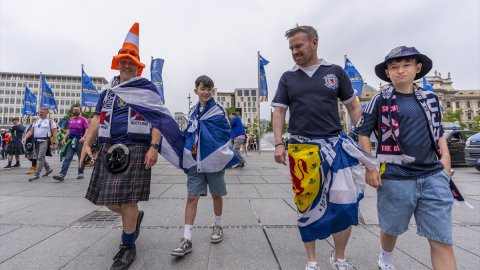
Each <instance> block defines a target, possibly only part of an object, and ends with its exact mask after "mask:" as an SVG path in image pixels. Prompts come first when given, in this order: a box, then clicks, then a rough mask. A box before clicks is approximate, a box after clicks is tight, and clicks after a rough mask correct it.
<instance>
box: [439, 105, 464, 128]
mask: <svg viewBox="0 0 480 270" xmlns="http://www.w3.org/2000/svg"><path fill="white" fill-rule="evenodd" d="M462 115H463V110H462V109H457V110H455V111H452V109H446V110H445V111H444V113H443V118H442V121H443V122H453V123H458V124H459V125H460V127H462V128H466V127H467V124H465V123H464V122H463V121H462Z"/></svg>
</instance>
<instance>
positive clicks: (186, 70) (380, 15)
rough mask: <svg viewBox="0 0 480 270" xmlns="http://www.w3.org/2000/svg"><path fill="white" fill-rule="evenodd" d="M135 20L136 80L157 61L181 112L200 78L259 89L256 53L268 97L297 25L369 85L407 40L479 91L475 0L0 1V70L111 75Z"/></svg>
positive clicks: (287, 64) (461, 84)
mask: <svg viewBox="0 0 480 270" xmlns="http://www.w3.org/2000/svg"><path fill="white" fill-rule="evenodd" d="M135 21H138V22H139V23H140V55H141V59H142V62H144V63H145V64H146V65H147V69H146V70H145V71H144V73H143V76H144V77H146V78H150V71H149V67H150V57H151V56H154V57H160V58H163V59H165V65H164V69H163V80H164V87H165V98H166V105H167V106H168V107H169V108H170V109H171V111H172V112H175V111H183V112H186V110H187V106H188V104H187V99H186V97H187V95H188V93H191V94H193V91H192V90H193V87H194V86H193V82H194V80H195V78H196V77H197V76H199V75H202V74H205V75H208V76H210V77H212V79H213V80H214V82H215V85H216V87H217V88H218V90H219V91H230V92H231V91H233V89H234V88H236V87H257V58H256V54H257V51H260V52H261V54H262V56H264V57H265V58H266V59H268V60H269V61H270V64H269V65H268V66H266V73H267V81H268V86H269V100H271V99H272V98H273V95H274V93H275V90H276V86H277V83H278V79H279V78H280V76H281V75H282V73H283V72H284V71H285V70H288V69H290V68H291V67H292V66H293V61H292V59H291V55H290V51H289V50H288V42H287V40H286V39H285V37H284V33H285V31H286V30H287V29H289V28H291V27H293V26H295V24H296V23H298V24H301V25H312V26H314V27H315V28H316V29H317V30H318V33H319V37H320V43H319V49H318V54H319V57H322V58H325V59H326V60H328V61H329V62H332V63H336V64H338V65H340V66H343V65H344V62H343V56H344V55H345V54H347V55H348V57H349V58H350V60H351V61H352V62H353V64H354V65H355V66H356V67H357V69H358V70H359V71H360V73H361V74H362V76H363V78H364V80H365V81H366V82H367V83H369V84H370V85H372V86H374V87H375V88H378V85H379V83H380V79H378V78H377V77H376V76H375V73H374V71H373V68H374V66H375V65H376V64H378V63H379V62H381V61H382V60H383V57H384V56H385V55H386V54H387V53H388V52H389V51H390V50H391V49H392V48H394V47H396V46H399V45H407V46H415V47H416V48H417V49H419V50H420V51H421V52H422V53H424V54H426V55H428V56H429V57H430V58H431V59H432V60H433V70H438V71H439V72H441V73H442V76H443V77H446V76H447V73H448V72H451V76H452V79H453V82H454V84H453V87H454V88H455V89H480V49H479V48H480V1H478V0H459V1H451V0H424V1H419V0H402V1H385V0H355V1H354V0H350V1H346V0H345V1H333V0H331V1H324V0H323V1H321V0H308V1H302V0H299V1H283V0H262V1H259V0H258V1H254V0H242V1H227V0H224V1H220V0H217V1H199V0H197V1H195V0H177V1H164V0H160V1H158V0H157V1H146V0H145V1H124V0H101V1H98V0H96V1H94V0H83V1H65V0H43V1H36V0H29V1H21V0H0V44H1V46H0V71H10V72H26V73H39V72H43V73H47V74H66V75H80V70H81V64H84V65H85V71H86V72H87V74H89V75H90V76H103V77H105V78H107V80H110V79H111V77H112V76H114V75H115V74H116V72H115V71H113V70H111V69H110V64H111V60H112V56H113V55H114V54H115V53H116V52H117V51H118V49H120V47H121V45H122V43H123V40H124V38H125V35H126V33H127V31H128V30H129V28H130V26H131V25H132V24H133V22H135ZM433 70H432V71H431V72H430V74H429V75H432V74H433ZM194 101H196V98H195V99H194ZM268 104H269V103H264V104H262V106H261V111H262V118H267V117H268V116H269V106H268Z"/></svg>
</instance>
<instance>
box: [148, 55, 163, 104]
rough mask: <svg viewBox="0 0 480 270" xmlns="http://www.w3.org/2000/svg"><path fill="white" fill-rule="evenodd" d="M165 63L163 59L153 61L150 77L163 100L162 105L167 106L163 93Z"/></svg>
mask: <svg viewBox="0 0 480 270" xmlns="http://www.w3.org/2000/svg"><path fill="white" fill-rule="evenodd" d="M163 63H165V61H164V60H163V59H161V58H156V59H152V63H151V66H150V76H151V79H152V83H153V84H154V85H155V87H157V91H158V94H159V95H160V98H161V99H162V103H163V104H165V95H164V93H163V79H162V70H163Z"/></svg>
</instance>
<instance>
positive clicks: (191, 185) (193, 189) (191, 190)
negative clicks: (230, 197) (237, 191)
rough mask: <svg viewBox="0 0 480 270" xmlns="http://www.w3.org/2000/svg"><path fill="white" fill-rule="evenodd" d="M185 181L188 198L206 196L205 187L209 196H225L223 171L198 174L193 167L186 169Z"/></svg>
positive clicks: (195, 167) (225, 188)
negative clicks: (208, 191)
mask: <svg viewBox="0 0 480 270" xmlns="http://www.w3.org/2000/svg"><path fill="white" fill-rule="evenodd" d="M187 179H188V180H187V190H188V196H207V185H208V189H209V190H210V194H212V195H214V196H225V195H227V185H226V184H225V170H221V171H219V172H215V173H199V172H197V166H194V167H192V168H190V169H188V172H187Z"/></svg>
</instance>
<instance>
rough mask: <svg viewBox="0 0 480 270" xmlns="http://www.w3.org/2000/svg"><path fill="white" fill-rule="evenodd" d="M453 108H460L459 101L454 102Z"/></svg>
mask: <svg viewBox="0 0 480 270" xmlns="http://www.w3.org/2000/svg"><path fill="white" fill-rule="evenodd" d="M455 108H457V109H458V108H460V102H458V101H457V102H455Z"/></svg>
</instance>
